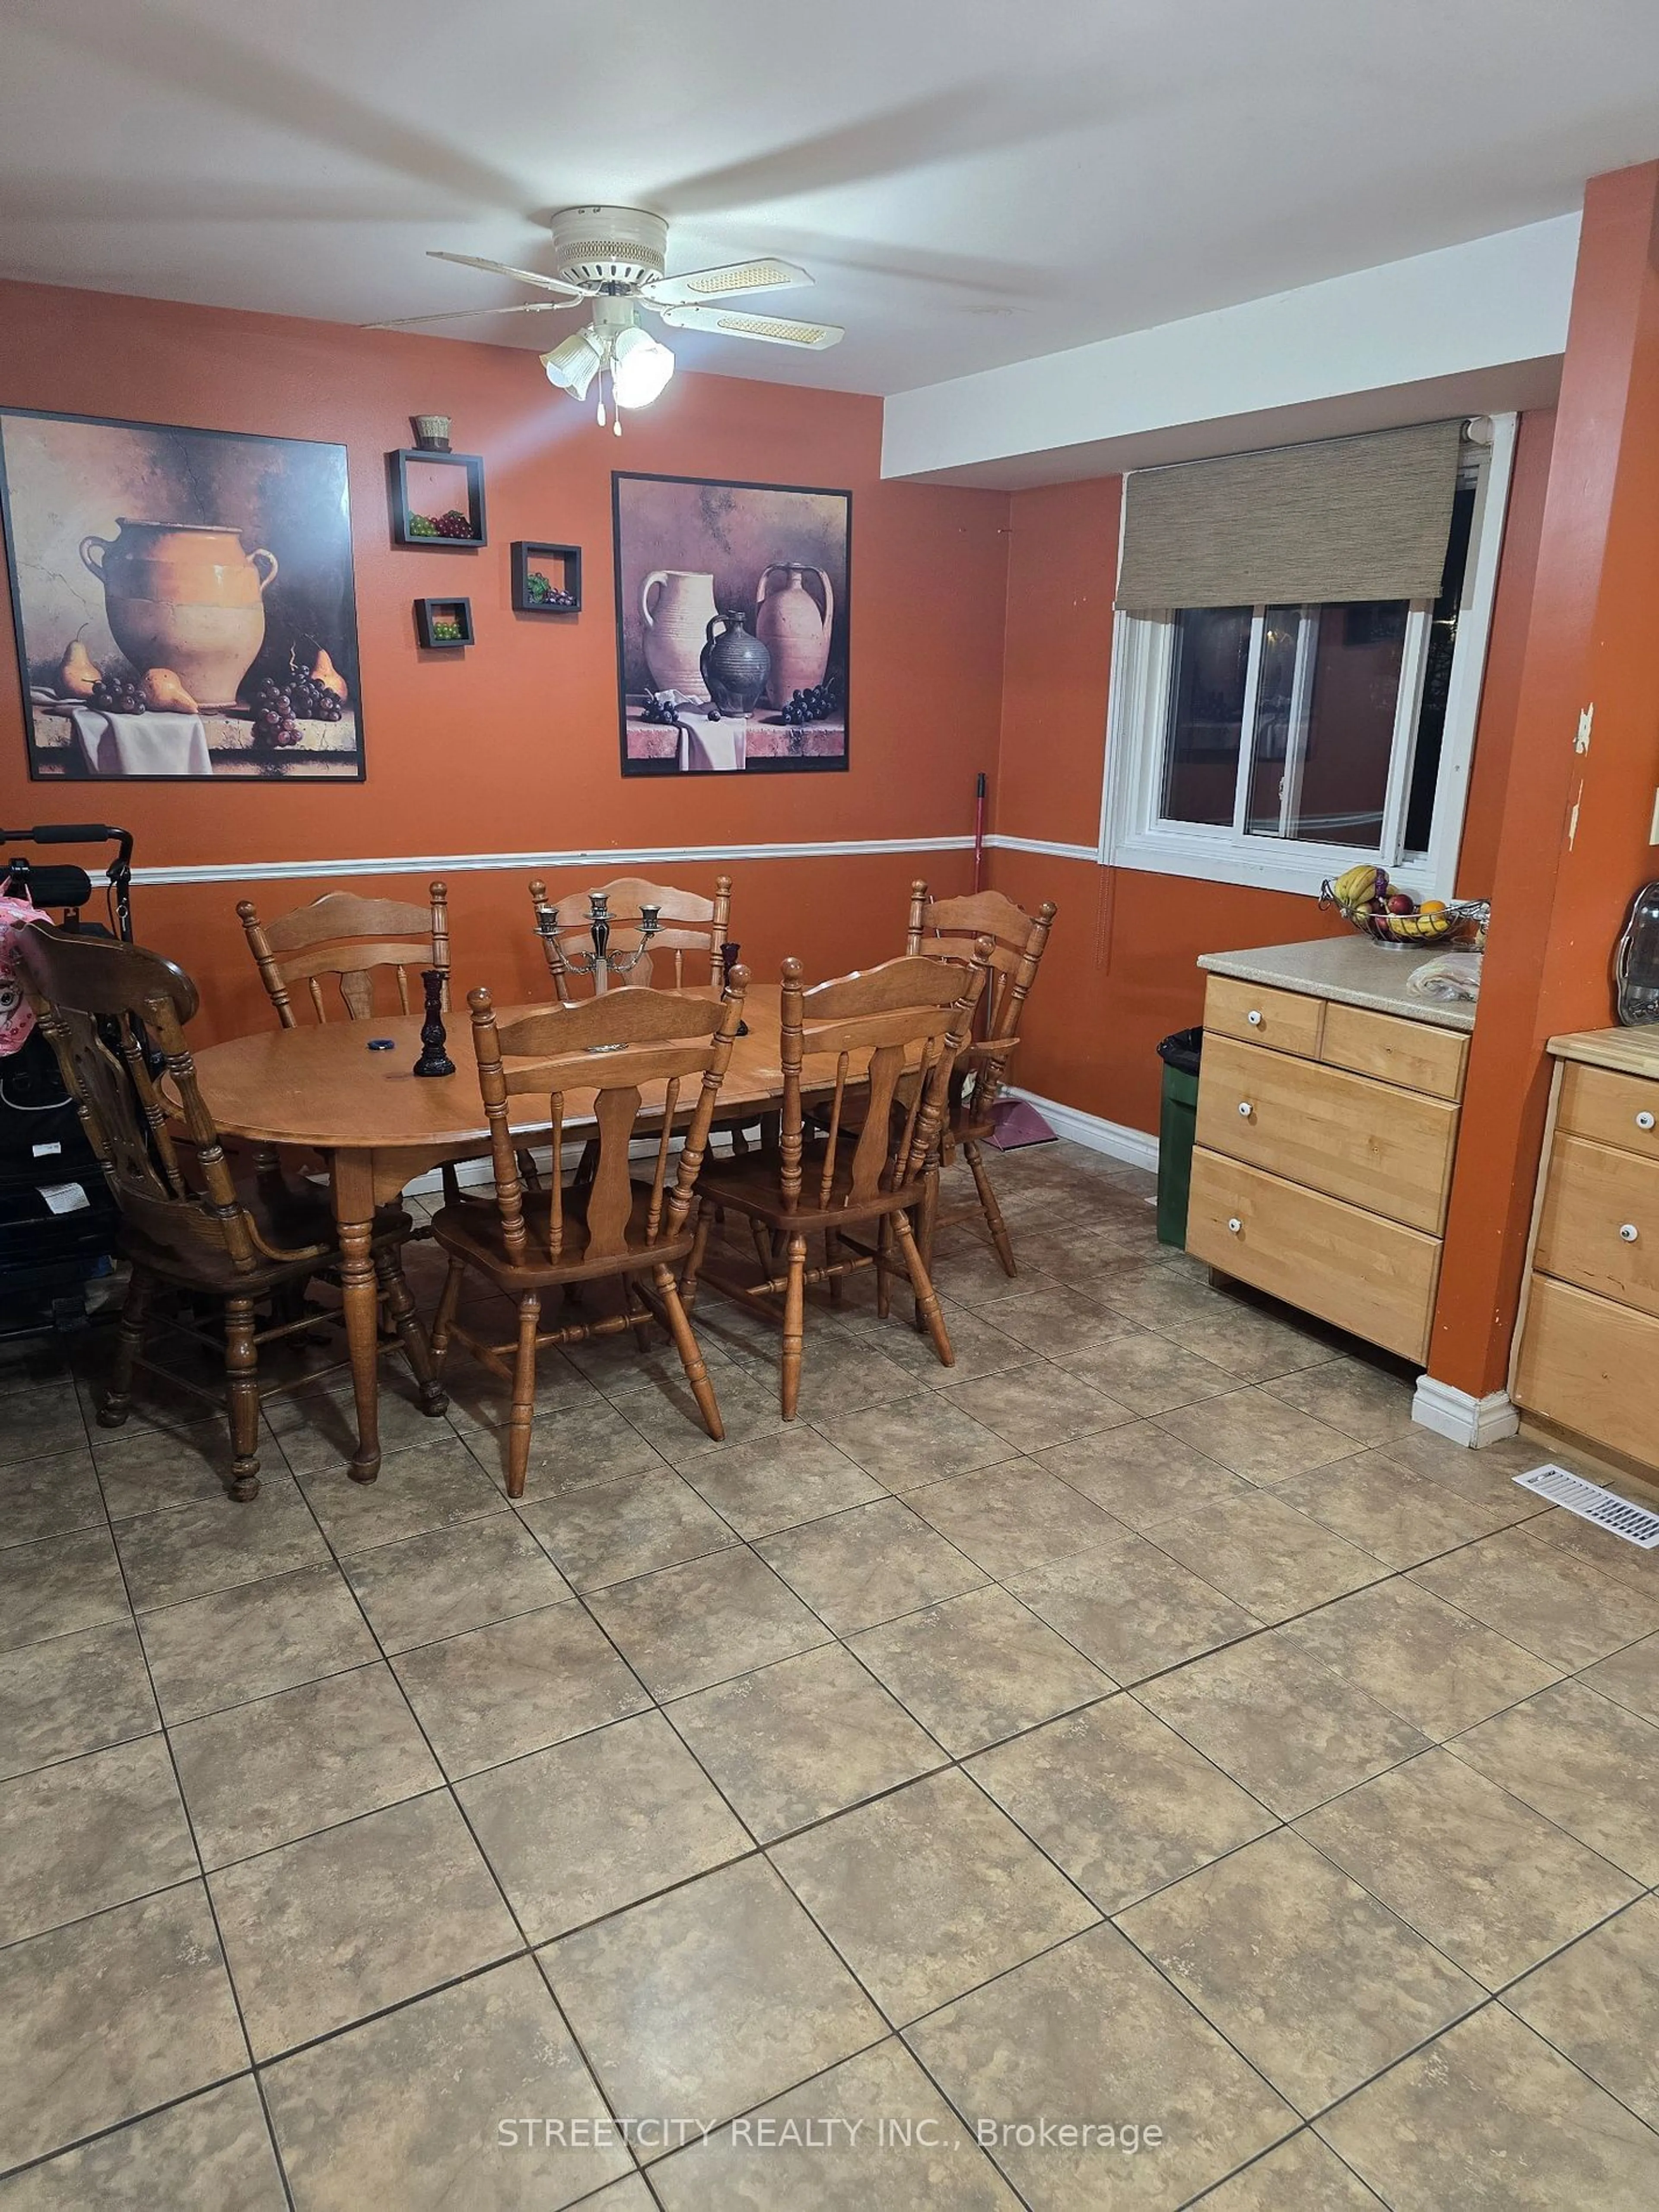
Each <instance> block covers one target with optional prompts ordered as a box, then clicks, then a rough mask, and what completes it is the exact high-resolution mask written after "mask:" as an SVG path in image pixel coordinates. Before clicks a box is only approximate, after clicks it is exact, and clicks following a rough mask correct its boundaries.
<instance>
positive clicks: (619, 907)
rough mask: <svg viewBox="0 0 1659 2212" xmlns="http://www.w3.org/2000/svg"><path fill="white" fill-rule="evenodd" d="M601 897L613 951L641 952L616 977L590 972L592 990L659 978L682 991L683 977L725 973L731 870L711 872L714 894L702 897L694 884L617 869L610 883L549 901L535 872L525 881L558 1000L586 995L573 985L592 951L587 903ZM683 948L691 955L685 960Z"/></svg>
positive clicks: (693, 980)
mask: <svg viewBox="0 0 1659 2212" xmlns="http://www.w3.org/2000/svg"><path fill="white" fill-rule="evenodd" d="M599 896H603V898H604V900H605V910H606V919H607V925H608V929H609V944H610V949H611V951H612V952H614V953H617V954H618V955H625V954H627V953H630V952H635V951H639V952H640V953H641V957H640V959H639V960H638V962H637V963H635V966H634V967H633V968H632V969H629V972H628V974H627V975H620V976H613V975H612V973H611V970H610V969H607V968H605V967H603V966H601V967H599V968H598V969H597V970H596V971H595V972H594V974H593V981H592V991H593V994H594V995H598V994H601V993H603V992H605V991H607V990H614V989H615V988H616V987H617V984H618V983H632V984H635V985H644V984H650V983H653V982H659V983H660V987H662V988H663V989H668V988H670V987H671V988H672V989H674V990H676V991H680V990H684V988H685V987H686V986H687V985H688V984H697V983H718V982H720V980H721V978H722V976H723V975H724V974H725V968H724V963H722V961H721V959H720V947H721V946H722V945H724V944H726V941H727V939H729V937H730V935H731V929H732V878H731V877H730V876H717V877H716V878H714V897H713V898H712V899H706V898H700V897H699V896H697V894H696V892H695V891H682V890H675V889H674V887H673V885H672V884H653V883H647V880H646V878H644V877H643V876H617V877H614V878H612V879H611V882H610V883H608V884H594V885H593V886H592V890H580V891H568V892H567V893H566V894H565V896H564V897H562V899H560V900H558V901H557V902H556V903H550V902H549V899H548V896H547V885H546V884H544V882H543V881H542V880H541V878H539V877H538V878H535V880H534V881H533V882H532V884H531V886H530V903H531V906H532V908H533V909H534V912H535V916H536V934H537V936H538V938H540V939H541V944H542V951H543V953H544V956H545V957H546V961H547V967H548V973H549V974H550V975H551V976H552V978H553V988H554V991H555V993H556V995H557V997H558V1000H559V1004H560V1005H561V1006H569V1005H570V1004H571V1003H572V1002H573V1000H575V999H576V998H578V997H586V996H587V995H588V994H587V993H586V991H582V992H578V991H577V990H575V989H574V988H573V986H574V984H575V983H576V982H577V981H578V980H579V978H580V976H582V975H585V974H586V972H587V970H586V969H585V968H584V967H583V966H581V965H580V963H582V962H583V961H584V960H591V959H592V952H593V911H592V901H593V900H594V899H595V898H596V897H599ZM647 907H648V908H651V909H652V910H653V912H654V913H655V914H656V915H657V916H658V917H659V921H660V923H661V927H659V928H657V929H654V930H653V932H652V933H651V936H650V939H649V944H648V946H647V947H646V949H644V950H641V947H642V946H644V945H645V939H644V937H643V934H642V931H641V915H643V913H644V911H645V909H646V908H647ZM670 952H671V953H672V954H673V956H674V958H673V968H672V979H673V980H672V983H671V985H670V983H669V981H668V975H669V970H668V969H666V968H665V967H663V966H659V957H660V956H661V955H663V954H665V953H670ZM688 953H690V954H691V955H692V956H693V957H692V959H691V960H690V963H688V962H687V959H686V955H687V954H688Z"/></svg>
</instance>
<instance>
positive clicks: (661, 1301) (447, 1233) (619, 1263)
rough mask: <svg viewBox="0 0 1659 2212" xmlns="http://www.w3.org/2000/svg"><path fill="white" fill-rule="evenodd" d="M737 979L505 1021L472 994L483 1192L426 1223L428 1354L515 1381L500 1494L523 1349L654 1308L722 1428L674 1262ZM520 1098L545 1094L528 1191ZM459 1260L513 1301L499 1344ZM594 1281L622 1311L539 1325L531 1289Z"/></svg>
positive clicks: (711, 1419)
mask: <svg viewBox="0 0 1659 2212" xmlns="http://www.w3.org/2000/svg"><path fill="white" fill-rule="evenodd" d="M747 982H748V975H747V973H746V971H745V970H744V969H742V968H738V969H734V970H733V971H732V979H731V981H730V983H729V984H728V985H727V986H726V989H725V991H724V993H723V994H722V995H721V996H720V998H718V999H714V998H710V997H708V996H703V995H692V994H680V993H677V992H671V991H653V990H648V989H646V988H643V987H639V986H634V987H626V986H624V987H621V988H617V989H613V990H611V991H608V992H605V993H604V994H601V995H599V997H596V998H592V999H585V1000H580V1001H576V1002H574V1003H571V1004H566V1005H560V1006H550V1007H544V1008H542V1009H540V1010H539V1011H538V1012H534V1013H532V1014H526V1015H521V1016H520V1017H519V1018H517V1019H515V1020H513V1021H510V1022H506V1023H501V1022H500V1021H498V1019H497V1017H496V1014H495V1007H494V1006H493V1004H492V1002H491V1000H490V996H489V992H488V991H487V990H483V989H480V990H476V991H473V992H471V994H469V996H468V1000H467V1003H468V1005H469V1006H470V1007H471V1010H472V1041H473V1048H474V1053H475V1055H476V1058H477V1073H478V1088H479V1091H480V1094H481V1095H482V1097H483V1107H484V1117H485V1120H486V1121H487V1123H488V1125H489V1149H490V1162H491V1165H492V1167H493V1169H494V1172H495V1188H494V1190H493V1191H492V1192H490V1193H489V1194H477V1193H472V1192H468V1191H459V1192H457V1193H456V1194H455V1195H454V1196H453V1198H452V1199H451V1201H450V1202H449V1204H447V1206H444V1207H442V1208H441V1210H440V1212H438V1214H437V1215H436V1217H435V1219H434V1222H433V1234H434V1236H435V1237H436V1239H437V1241H438V1243H439V1244H440V1245H441V1246H442V1248H443V1249H444V1250H445V1251H446V1252H447V1255H448V1256H449V1273H448V1275H447V1279H446V1281H445V1285H444V1291H443V1296H442V1298H441V1302H440V1304H439V1309H438V1318H437V1321H436V1323H435V1328H434V1331H433V1350H434V1353H435V1357H436V1358H437V1359H438V1361H439V1362H440V1363H441V1362H442V1360H443V1358H444V1357H445V1356H446V1353H447V1349H448V1346H449V1344H450V1342H451V1340H452V1339H459V1340H460V1341H461V1342H462V1343H463V1344H465V1346H466V1347H467V1349H468V1350H469V1351H471V1352H472V1353H473V1354H474V1356H475V1357H476V1358H478V1359H480V1360H481V1361H482V1362H483V1364H484V1365H485V1366H486V1367H488V1368H489V1369H491V1370H493V1371H494V1372H495V1373H496V1374H498V1375H501V1376H503V1377H504V1378H506V1379H507V1380H508V1381H509V1382H510V1383H512V1385H513V1401H512V1409H511V1413H510V1416H509V1421H508V1433H507V1494H508V1495H509V1496H510V1497H513V1498H517V1497H520V1496H522V1495H523V1492H524V1484H525V1479H526V1471H527V1468H528V1464H529V1451H530V1438H531V1426H532V1420H533V1418H534V1406H535V1364H536V1354H537V1352H538V1350H539V1349H541V1348H542V1347H544V1346H549V1345H564V1344H573V1343H580V1342H583V1341H586V1340H587V1339H589V1338H592V1337H599V1336H605V1335H611V1334H618V1333H620V1332H621V1331H623V1330H624V1329H629V1328H631V1329H634V1330H635V1333H636V1334H641V1335H644V1334H645V1332H646V1331H647V1324H648V1322H649V1320H650V1318H651V1317H652V1316H654V1317H655V1318H656V1319H657V1320H659V1321H660V1322H661V1323H662V1325H663V1326H664V1327H665V1328H666V1329H667V1330H668V1332H669V1334H670V1335H671V1337H672V1338H673V1340H674V1343H675V1346H676V1347H677V1349H678V1352H679V1354H680V1358H681V1364H682V1365H683V1366H684V1370H685V1375H686V1379H687V1381H688V1383H690V1386H691V1390H692V1394H693V1395H694V1397H695V1398H696V1402H697V1407H698V1410H699V1411H700V1413H702V1418H703V1421H704V1425H706V1426H707V1428H708V1433H709V1434H710V1435H711V1436H712V1437H717V1438H718V1437H720V1435H721V1434H722V1433H723V1431H722V1430H721V1427H720V1412H719V1407H718V1406H717V1404H716V1402H715V1398H714V1389H713V1387H712V1385H711V1384H710V1383H709V1382H708V1372H707V1370H706V1368H705V1367H704V1364H703V1362H702V1355H701V1353H700V1352H698V1350H697V1346H696V1338H695V1336H694V1335H693V1334H692V1331H691V1325H690V1321H689V1320H688V1319H687V1317H686V1314H685V1310H684V1307H683V1305H682V1304H681V1301H680V1294H679V1290H678V1285H677V1283H676V1280H675V1275H674V1268H675V1266H676V1264H677V1263H678V1262H680V1261H684V1260H686V1259H687V1258H689V1256H690V1250H691V1243H692V1225H691V1222H690V1212H691V1206H692V1201H693V1199H694V1196H695V1194H696V1185H697V1177H698V1175H699V1172H700V1171H701V1170H702V1164H703V1158H704V1155H705V1153H706V1152H707V1150H708V1131H709V1126H710V1123H711V1121H712V1120H713V1118H714V1106H715V1102H716V1100H717V1098H718V1097H719V1095H720V1084H721V1081H722V1079H724V1077H725V1074H726V1066H727V1063H728V1061H729V1060H730V1059H731V1056H732V1044H733V1042H734V1041H735V1039H736V1037H737V1034H738V1023H739V1022H740V1021H741V1019H742V1018H743V998H744V988H745V987H746V985H747ZM526 1092H533V1093H536V1094H538V1095H539V1096H541V1097H545V1098H546V1099H547V1101H548V1119H549V1122H550V1129H551V1139H550V1142H551V1147H552V1171H551V1173H550V1176H549V1177H548V1181H547V1186H546V1188H542V1189H532V1188H527V1187H526V1179H525V1177H524V1176H523V1175H522V1172H521V1166H520V1154H519V1148H518V1146H516V1145H515V1143H514V1141H513V1133H512V1130H511V1127H510V1126H509V1122H508V1110H509V1101H510V1100H512V1099H513V1097H520V1096H522V1095H523V1094H525V1093H526ZM590 1120H591V1121H592V1123H593V1124H594V1125H595V1126H596V1129H597V1133H596V1135H594V1136H593V1137H592V1138H591V1139H588V1141H587V1142H586V1145H585V1146H584V1149H583V1153H582V1159H581V1164H580V1167H579V1168H578V1169H577V1170H576V1173H575V1175H574V1177H573V1178H571V1179H570V1180H569V1181H568V1182H567V1179H566V1177H565V1175H564V1173H563V1171H562V1153H563V1147H564V1132H565V1128H566V1126H567V1124H568V1123H569V1122H572V1121H580V1122H581V1123H582V1125H583V1127H584V1129H585V1128H586V1124H587V1122H588V1121H590ZM677 1138H678V1154H677V1153H676V1151H675V1144H676V1139H677ZM636 1143H637V1144H639V1145H641V1146H643V1145H645V1144H647V1143H648V1145H649V1148H650V1158H649V1163H648V1168H647V1163H646V1162H645V1161H643V1160H641V1159H639V1158H635V1157H634V1154H635V1146H636ZM469 1267H471V1268H472V1269H473V1270H475V1271H476V1272H477V1273H480V1274H482V1275H483V1277H484V1278H485V1279H487V1280H488V1281H489V1284H490V1285H491V1287H492V1288H494V1289H495V1290H497V1291H501V1292H502V1293H504V1294H505V1295H506V1296H507V1297H509V1298H511V1299H513V1301H514V1302H515V1304H516V1305H517V1309H518V1326H517V1329H516V1331H515V1334H514V1335H513V1338H512V1339H511V1340H509V1341H507V1342H502V1343H493V1342H490V1341H489V1340H486V1339H485V1338H483V1337H481V1336H480V1335H478V1334H477V1332H476V1331H475V1330H474V1329H472V1328H471V1327H470V1326H467V1325H465V1324H463V1323H462V1322H460V1321H459V1319H458V1310H459V1298H460V1289H461V1284H462V1279H463V1276H464V1273H465V1270H466V1269H467V1268H469ZM601 1279H620V1280H621V1283H622V1303H621V1310H620V1311H619V1312H617V1313H613V1314H611V1315H607V1316H602V1317H599V1318H597V1319H592V1320H589V1319H586V1318H578V1319H576V1320H574V1321H569V1322H566V1323H564V1325H562V1327H559V1328H551V1329H546V1330H544V1329H543V1328H541V1327H540V1314H541V1299H542V1293H543V1292H544V1291H547V1290H550V1289H551V1288H554V1287H556V1286H559V1285H578V1284H586V1283H592V1282H595V1281H598V1280H601ZM636 1297H637V1299H638V1300H640V1301H641V1302H642V1307H643V1310H641V1305H640V1304H636V1303H635V1299H636ZM645 1340H646V1341H648V1336H646V1339H645Z"/></svg>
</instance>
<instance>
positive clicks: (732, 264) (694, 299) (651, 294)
mask: <svg viewBox="0 0 1659 2212" xmlns="http://www.w3.org/2000/svg"><path fill="white" fill-rule="evenodd" d="M811 281H812V279H811V277H810V276H808V275H807V273H806V271H805V270H804V269H803V268H801V267H800V266H799V264H797V263H795V262H793V261H780V260H778V259H777V258H775V256H774V255H771V254H764V255H762V256H761V257H760V258H758V259H757V260H753V261H728V262H725V263H723V264H721V265H720V268H718V269H690V270H687V271H686V273H685V275H684V276H658V277H654V278H653V280H652V282H651V283H648V284H647V285H646V286H645V287H644V288H643V289H642V291H641V295H640V296H641V299H643V300H644V301H646V302H647V305H649V306H651V307H698V306H700V305H701V304H702V302H703V301H708V300H724V299H726V298H727V297H728V296H729V295H731V294H732V293H733V292H781V291H782V290H783V289H785V287H786V286H787V285H791V284H810V283H811Z"/></svg>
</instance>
